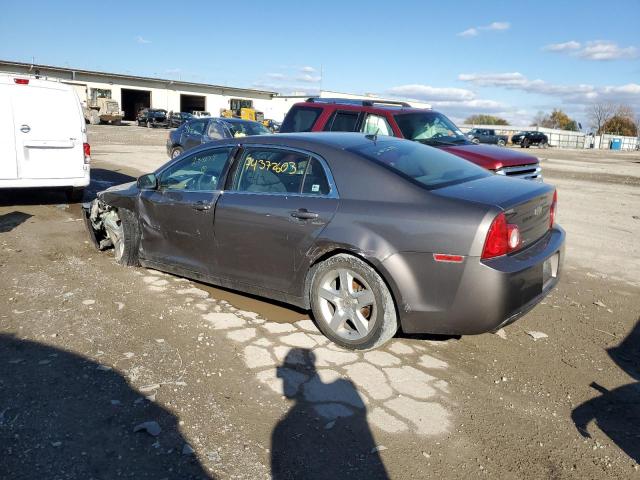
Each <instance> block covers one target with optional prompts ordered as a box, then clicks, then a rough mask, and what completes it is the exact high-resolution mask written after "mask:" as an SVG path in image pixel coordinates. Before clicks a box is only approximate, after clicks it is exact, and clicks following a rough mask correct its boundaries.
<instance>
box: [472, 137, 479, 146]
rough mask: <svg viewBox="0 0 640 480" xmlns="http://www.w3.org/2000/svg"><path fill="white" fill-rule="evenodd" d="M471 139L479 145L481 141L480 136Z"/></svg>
mask: <svg viewBox="0 0 640 480" xmlns="http://www.w3.org/2000/svg"><path fill="white" fill-rule="evenodd" d="M471 141H472V142H473V143H475V144H476V145H478V144H479V143H480V139H479V138H472V139H471Z"/></svg>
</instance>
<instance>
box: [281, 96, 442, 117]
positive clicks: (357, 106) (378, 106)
mask: <svg viewBox="0 0 640 480" xmlns="http://www.w3.org/2000/svg"><path fill="white" fill-rule="evenodd" d="M327 100H331V101H327V102H325V101H322V102H320V101H313V102H310V101H305V102H299V103H296V104H295V105H293V106H294V107H307V108H319V109H325V110H353V111H357V112H369V113H375V112H393V113H395V114H405V113H416V112H433V110H432V109H430V108H416V107H412V106H410V105H409V104H405V105H400V104H397V105H392V104H385V103H384V102H382V103H375V102H366V101H365V102H363V101H362V100H361V101H359V102H354V101H351V100H350V99H345V100H344V101H343V100H341V99H327Z"/></svg>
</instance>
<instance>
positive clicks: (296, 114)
mask: <svg viewBox="0 0 640 480" xmlns="http://www.w3.org/2000/svg"><path fill="white" fill-rule="evenodd" d="M321 112H322V110H321V109H320V108H312V107H292V108H291V110H289V113H287V116H286V117H285V119H284V122H282V127H281V128H280V131H281V132H282V133H287V132H310V131H311V129H313V125H314V124H315V123H316V120H317V119H318V117H319V116H320V113H321Z"/></svg>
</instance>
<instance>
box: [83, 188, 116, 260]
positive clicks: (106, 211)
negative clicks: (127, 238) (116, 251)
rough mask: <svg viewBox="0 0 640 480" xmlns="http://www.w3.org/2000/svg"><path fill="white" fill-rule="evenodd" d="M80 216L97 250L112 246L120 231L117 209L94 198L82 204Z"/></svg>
mask: <svg viewBox="0 0 640 480" xmlns="http://www.w3.org/2000/svg"><path fill="white" fill-rule="evenodd" d="M82 217H83V219H84V224H85V226H86V227H87V231H88V232H89V238H90V239H91V242H92V243H93V245H94V246H95V247H96V248H97V249H98V250H107V249H109V248H113V246H114V243H115V242H117V241H118V239H119V238H120V237H121V232H122V227H121V224H120V218H119V217H118V212H117V210H116V209H115V208H113V207H111V206H109V205H107V204H106V203H104V202H103V201H102V200H100V199H99V198H96V199H95V200H93V201H92V202H86V203H83V204H82Z"/></svg>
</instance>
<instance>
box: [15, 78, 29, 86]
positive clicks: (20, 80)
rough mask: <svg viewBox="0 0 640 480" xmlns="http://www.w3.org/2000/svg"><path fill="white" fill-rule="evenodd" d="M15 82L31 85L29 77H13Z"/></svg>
mask: <svg viewBox="0 0 640 480" xmlns="http://www.w3.org/2000/svg"><path fill="white" fill-rule="evenodd" d="M13 83H15V84H16V85H29V79H28V78H14V79H13Z"/></svg>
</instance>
